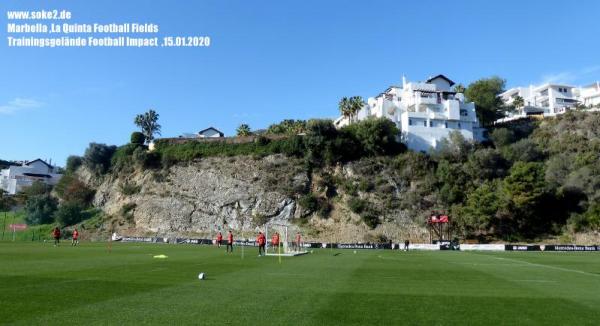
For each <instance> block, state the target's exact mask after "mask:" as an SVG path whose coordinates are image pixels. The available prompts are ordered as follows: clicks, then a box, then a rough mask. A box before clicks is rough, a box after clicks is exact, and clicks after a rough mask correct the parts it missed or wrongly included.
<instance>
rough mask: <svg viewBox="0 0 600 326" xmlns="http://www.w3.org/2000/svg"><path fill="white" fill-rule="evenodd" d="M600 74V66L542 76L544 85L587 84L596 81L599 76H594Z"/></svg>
mask: <svg viewBox="0 0 600 326" xmlns="http://www.w3.org/2000/svg"><path fill="white" fill-rule="evenodd" d="M598 72H600V65H596V66H589V67H585V68H582V69H579V70H570V71H562V72H558V73H553V74H546V75H543V76H542V84H545V83H565V84H573V83H587V82H591V81H595V80H597V79H598V76H597V75H596V76H592V75H594V74H596V73H598Z"/></svg>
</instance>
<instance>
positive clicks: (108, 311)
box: [0, 242, 600, 325]
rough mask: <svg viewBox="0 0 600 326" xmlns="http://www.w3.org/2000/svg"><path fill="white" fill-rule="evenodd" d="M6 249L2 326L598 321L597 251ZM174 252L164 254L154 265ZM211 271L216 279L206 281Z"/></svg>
mask: <svg viewBox="0 0 600 326" xmlns="http://www.w3.org/2000/svg"><path fill="white" fill-rule="evenodd" d="M235 250H236V252H235V253H234V254H233V255H227V254H226V253H225V248H224V247H223V248H222V249H217V248H214V247H207V246H197V245H156V244H137V243H129V244H122V243H115V244H113V246H112V252H111V253H108V252H107V247H106V244H103V243H83V244H81V246H80V247H75V248H73V247H70V246H68V245H67V244H66V243H65V244H63V245H62V246H60V247H58V248H55V247H53V246H52V245H51V244H48V243H26V242H15V243H12V242H0V324H9V325H34V324H37V325H48V324H55V325H74V324H85V325H89V324H98V325H122V324H136V325H139V324H160V325H182V324H194V325H404V324H412V325H432V324H435V325H473V324H482V325H524V324H540V325H549V324H552V325H555V324H556V325H585V324H589V325H597V324H598V322H599V318H600V254H597V253H549V252H536V253H531V252H530V253H527V252H502V253H482V252H417V251H413V252H408V253H406V252H400V251H390V250H358V251H357V253H356V254H355V253H354V251H353V250H333V251H331V250H329V249H327V250H315V251H314V253H312V254H308V255H304V256H300V257H291V258H282V259H281V263H280V261H279V259H278V258H277V257H260V258H259V257H257V250H256V249H255V248H246V249H245V256H244V259H242V258H241V249H240V247H237V248H236V249H235ZM160 254H164V255H167V256H168V258H166V259H156V258H153V256H154V255H160ZM199 272H204V273H206V275H207V279H206V280H204V281H200V280H198V278H197V277H198V273H199Z"/></svg>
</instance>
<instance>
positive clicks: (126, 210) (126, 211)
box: [119, 203, 137, 221]
mask: <svg viewBox="0 0 600 326" xmlns="http://www.w3.org/2000/svg"><path fill="white" fill-rule="evenodd" d="M136 207H137V205H136V204H135V203H127V204H125V205H123V206H122V207H121V210H120V211H119V213H120V214H121V216H122V217H123V218H125V219H126V220H128V221H132V220H133V210H134V209H135V208H136Z"/></svg>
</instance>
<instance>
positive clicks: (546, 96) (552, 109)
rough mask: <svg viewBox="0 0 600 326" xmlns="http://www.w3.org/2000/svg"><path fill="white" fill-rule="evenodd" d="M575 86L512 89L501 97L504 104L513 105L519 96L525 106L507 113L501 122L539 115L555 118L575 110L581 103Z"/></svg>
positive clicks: (545, 85) (555, 85)
mask: <svg viewBox="0 0 600 326" xmlns="http://www.w3.org/2000/svg"><path fill="white" fill-rule="evenodd" d="M577 94H578V91H577V88H576V87H575V86H571V85H563V84H543V85H540V86H534V85H530V86H529V87H516V88H511V89H509V90H507V91H505V92H504V93H502V94H500V95H499V96H500V97H501V98H502V100H503V101H504V103H506V104H508V105H511V104H513V103H514V100H515V98H516V97H517V96H520V97H522V98H523V101H524V106H523V107H519V108H516V110H517V111H516V112H507V116H508V117H507V118H505V119H501V121H505V120H512V119H515V118H521V117H524V116H527V115H532V114H538V115H544V116H554V115H557V114H562V113H565V112H567V111H568V110H570V109H574V108H575V106H576V105H577V103H578V102H579V100H578V97H577Z"/></svg>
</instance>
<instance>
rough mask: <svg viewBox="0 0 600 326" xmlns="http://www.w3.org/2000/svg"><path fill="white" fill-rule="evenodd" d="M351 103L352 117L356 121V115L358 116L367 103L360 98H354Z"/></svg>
mask: <svg viewBox="0 0 600 326" xmlns="http://www.w3.org/2000/svg"><path fill="white" fill-rule="evenodd" d="M349 101H350V116H351V117H352V118H353V120H354V119H355V118H356V115H357V114H358V112H359V111H360V110H361V109H362V108H363V106H364V105H365V101H363V98H362V97H360V96H352V97H351V98H350V100H349Z"/></svg>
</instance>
